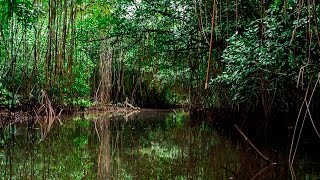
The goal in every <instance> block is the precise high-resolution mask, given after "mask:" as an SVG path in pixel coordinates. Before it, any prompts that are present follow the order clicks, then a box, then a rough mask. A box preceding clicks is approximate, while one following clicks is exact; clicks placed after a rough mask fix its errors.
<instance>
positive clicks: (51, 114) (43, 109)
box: [35, 91, 62, 139]
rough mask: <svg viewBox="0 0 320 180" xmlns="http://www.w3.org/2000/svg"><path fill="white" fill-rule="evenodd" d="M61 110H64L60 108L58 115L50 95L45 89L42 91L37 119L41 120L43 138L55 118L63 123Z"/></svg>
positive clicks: (36, 112) (36, 111)
mask: <svg viewBox="0 0 320 180" xmlns="http://www.w3.org/2000/svg"><path fill="white" fill-rule="evenodd" d="M61 112H62V109H61V110H60V112H59V114H58V115H56V113H55V111H54V109H53V107H52V104H51V100H50V98H49V97H48V95H47V93H46V92H45V91H42V94H41V105H40V107H39V108H38V109H37V110H35V115H36V119H37V121H38V122H39V124H40V127H41V138H42V139H44V138H45V137H46V135H47V134H48V132H49V131H50V129H51V127H52V125H53V123H54V121H55V120H58V121H59V122H60V124H62V123H61V120H60V115H61Z"/></svg>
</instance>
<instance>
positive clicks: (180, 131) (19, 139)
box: [0, 111, 320, 179]
mask: <svg viewBox="0 0 320 180" xmlns="http://www.w3.org/2000/svg"><path fill="white" fill-rule="evenodd" d="M41 132H42V131H41V126H40V125H33V124H28V123H21V124H15V125H10V126H6V127H2V128H0V177H1V179H290V173H289V170H288V167H287V158H288V151H287V147H288V144H287V142H285V143H284V144H283V148H280V149H279V148H278V149H277V148H276V149H274V148H273V147H272V146H271V147H265V146H263V147H259V148H260V150H261V151H262V153H264V154H265V155H266V156H268V157H269V158H270V159H272V160H274V161H276V162H277V164H276V165H272V164H271V165H270V164H267V163H266V162H265V161H264V160H263V159H261V158H260V157H259V156H258V155H257V154H256V153H255V152H254V151H253V150H252V148H251V147H250V146H249V145H248V144H247V143H246V142H245V141H243V139H241V138H239V136H238V135H237V134H236V133H235V132H234V130H233V129H231V130H230V129H229V130H228V129H221V128H216V127H214V126H213V125H210V124H208V123H206V122H202V121H199V120H192V119H190V116H189V115H188V113H187V112H184V111H178V112H173V111H167V112H157V111H148V112H140V113H131V114H125V113H122V114H110V113H109V114H103V115H101V114H100V115H99V114H81V115H77V116H74V117H67V118H63V119H62V124H59V123H56V124H54V125H53V126H52V128H51V131H50V132H49V133H48V134H47V135H46V137H45V138H43V137H42V135H41ZM304 148H307V146H304ZM307 150H308V153H307ZM309 150H310V149H302V151H301V152H300V153H299V154H298V156H297V161H296V164H295V165H294V167H295V170H296V174H297V178H298V179H316V178H319V177H320V164H319V162H320V158H319V157H318V156H319V155H318V153H315V151H309Z"/></svg>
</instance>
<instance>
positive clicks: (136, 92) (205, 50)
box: [0, 0, 320, 114]
mask: <svg viewBox="0 0 320 180" xmlns="http://www.w3.org/2000/svg"><path fill="white" fill-rule="evenodd" d="M0 6H1V10H0V22H1V23H0V77H1V79H0V104H1V106H3V107H7V108H12V107H18V106H22V107H24V106H28V105H35V104H39V103H42V99H43V95H44V94H47V95H48V97H50V100H51V101H52V102H53V104H54V105H56V106H61V107H62V108H63V107H64V106H89V105H91V104H92V103H94V102H100V103H102V104H109V103H110V102H113V103H118V102H124V101H126V100H129V101H130V103H132V104H135V105H139V106H149V107H159V106H161V105H166V106H168V105H177V104H178V105H179V104H180V105H187V104H189V105H190V106H191V107H196V108H198V107H214V106H215V107H236V106H237V105H241V104H244V105H245V107H246V108H248V109H259V110H264V112H265V113H266V114H268V113H269V112H270V111H272V110H275V109H276V110H281V111H284V110H285V111H287V110H290V109H295V108H297V106H298V104H299V102H300V101H302V99H303V97H304V95H305V93H306V89H307V87H308V85H309V87H310V88H311V87H312V86H313V85H314V84H315V82H316V81H317V77H316V76H317V73H318V71H319V66H318V64H319V63H318V61H319V53H320V49H319V47H320V37H319V32H318V29H319V27H318V26H319V25H318V21H319V18H318V13H319V8H320V6H319V5H317V4H316V3H315V1H310V0H299V1H294V0H284V1H280V0H272V1H255V0H237V1H229V0H224V1H222V0H213V1H202V0H195V1H184V0H177V1H170V0H162V1H150V0H130V1H129V0H119V1H108V0H77V1H75V0H62V1H58V0H33V1H31V0H13V1H6V0H0ZM206 74H207V76H206ZM206 83H208V84H209V88H208V89H205V88H204V85H205V84H206ZM307 96H309V95H308V94H307ZM316 96H317V95H316Z"/></svg>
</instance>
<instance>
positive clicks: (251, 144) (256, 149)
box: [234, 125, 273, 164]
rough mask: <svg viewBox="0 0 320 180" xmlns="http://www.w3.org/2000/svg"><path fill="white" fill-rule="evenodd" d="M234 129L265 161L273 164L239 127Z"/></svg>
mask: <svg viewBox="0 0 320 180" xmlns="http://www.w3.org/2000/svg"><path fill="white" fill-rule="evenodd" d="M234 127H235V128H236V129H237V131H238V132H239V134H240V135H241V136H242V137H243V138H244V140H245V141H247V142H248V143H249V145H250V146H251V147H252V148H253V149H254V150H255V151H256V152H257V153H258V155H259V156H260V157H261V158H262V159H264V160H265V161H267V162H268V163H272V164H273V162H272V161H271V160H270V159H269V158H267V157H266V156H265V155H263V154H262V153H261V152H260V151H259V150H258V148H257V147H256V146H255V145H254V144H253V143H252V142H251V141H250V140H249V138H248V137H247V136H246V135H245V134H244V133H243V132H242V131H241V130H240V129H239V127H238V126H237V125H234Z"/></svg>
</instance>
